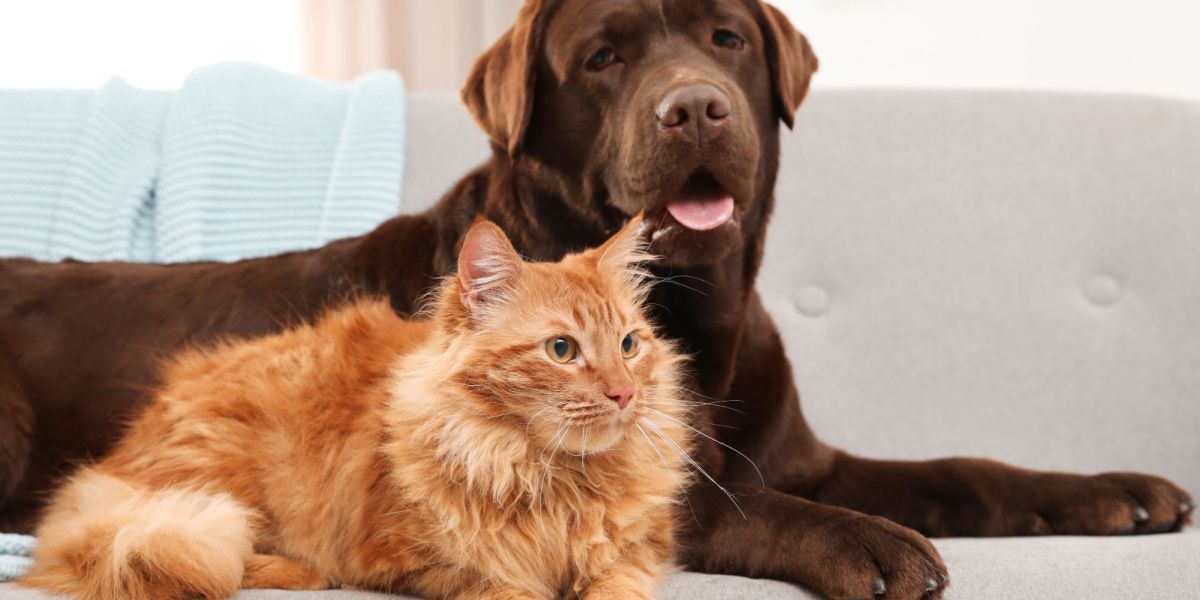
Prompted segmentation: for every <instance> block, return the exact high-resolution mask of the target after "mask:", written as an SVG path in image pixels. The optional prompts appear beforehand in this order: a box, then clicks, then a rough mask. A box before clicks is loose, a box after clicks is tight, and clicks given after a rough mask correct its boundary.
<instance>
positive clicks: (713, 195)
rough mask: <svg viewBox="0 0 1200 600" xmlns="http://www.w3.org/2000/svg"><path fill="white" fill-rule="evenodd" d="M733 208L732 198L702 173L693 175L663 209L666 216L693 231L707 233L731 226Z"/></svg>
mask: <svg viewBox="0 0 1200 600" xmlns="http://www.w3.org/2000/svg"><path fill="white" fill-rule="evenodd" d="M734 208H735V207H734V202H733V194H731V193H729V191H728V190H726V189H725V188H724V186H722V185H721V182H719V181H717V179H716V178H715V177H713V176H712V173H709V172H708V171H707V170H705V169H700V170H698V171H696V172H695V173H692V175H691V176H690V177H688V179H687V181H685V182H684V184H683V187H681V188H679V191H678V192H676V193H675V194H674V195H673V196H672V197H671V198H670V199H669V200H667V205H666V211H667V214H669V215H671V217H673V218H674V219H675V222H677V223H679V224H680V225H682V226H683V227H685V228H687V229H691V230H692V231H708V230H710V229H716V228H717V227H720V226H722V225H724V224H726V223H728V222H730V221H731V220H733V213H734Z"/></svg>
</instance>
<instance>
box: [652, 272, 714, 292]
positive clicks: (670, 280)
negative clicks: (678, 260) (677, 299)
mask: <svg viewBox="0 0 1200 600" xmlns="http://www.w3.org/2000/svg"><path fill="white" fill-rule="evenodd" d="M679 277H682V276H681V275H674V276H671V277H660V278H659V279H658V281H661V282H663V283H669V284H672V285H677V286H679V287H681V288H684V289H688V290H691V291H693V292H696V293H697V294H700V295H701V296H707V295H708V294H706V293H704V292H702V291H700V290H698V289H696V288H694V287H692V286H690V285H687V284H684V283H679V282H678V281H675V279H676V278H679ZM693 279H699V280H700V281H704V280H703V279H700V278H699V277H693ZM704 283H708V282H707V281H704ZM709 285H712V284H709Z"/></svg>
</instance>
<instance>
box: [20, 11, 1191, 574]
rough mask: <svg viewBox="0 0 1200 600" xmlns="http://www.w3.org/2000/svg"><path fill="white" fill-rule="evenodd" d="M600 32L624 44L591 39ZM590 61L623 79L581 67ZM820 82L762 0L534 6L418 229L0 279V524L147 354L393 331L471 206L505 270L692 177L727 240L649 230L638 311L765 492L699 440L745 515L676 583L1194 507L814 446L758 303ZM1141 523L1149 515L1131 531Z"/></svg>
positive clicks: (1119, 489)
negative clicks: (794, 150) (215, 340)
mask: <svg viewBox="0 0 1200 600" xmlns="http://www.w3.org/2000/svg"><path fill="white" fill-rule="evenodd" d="M718 12H719V13H722V14H720V15H718ZM715 27H725V28H731V29H734V30H736V31H737V33H739V34H740V35H741V36H742V37H743V38H745V45H744V47H742V48H740V49H730V48H724V47H721V48H718V47H714V44H713V38H712V30H713V28H715ZM605 28H609V29H612V30H614V31H615V33H619V34H621V35H614V36H609V37H605V36H604V35H603V34H604V32H605V31H606V29H605ZM667 32H670V35H667ZM593 34H595V35H596V36H599V37H593ZM604 44H610V45H612V46H613V47H615V48H616V50H618V51H619V55H620V58H621V61H620V62H614V63H613V65H612V66H610V67H608V68H606V69H604V70H602V71H599V72H589V71H587V70H585V69H582V68H581V65H582V64H583V63H584V62H585V60H587V58H588V57H589V55H590V54H591V53H592V52H595V50H596V49H597V48H599V47H601V46H603V45H604ZM816 66H817V62H816V59H815V57H814V56H813V53H812V51H811V49H810V48H809V46H808V43H807V42H806V41H805V40H804V37H803V36H801V35H800V34H799V33H797V32H796V31H795V30H794V29H793V27H792V25H791V24H790V23H789V22H788V21H787V19H786V18H784V16H783V15H782V14H781V13H779V12H778V11H777V10H775V9H774V8H772V7H770V6H769V5H767V4H765V3H763V2H761V1H760V0H711V1H699V2H698V1H694V0H691V1H684V0H662V1H661V2H657V1H648V0H612V1H609V2H588V1H586V0H530V1H529V2H528V3H527V4H526V6H525V7H524V8H523V9H522V11H521V14H520V16H519V17H518V19H517V22H516V24H515V25H514V26H513V28H512V29H511V30H510V31H509V32H508V33H506V34H505V35H504V36H503V37H502V38H501V39H500V41H499V42H497V44H496V45H495V46H493V47H492V48H491V49H490V50H489V51H488V52H486V53H485V54H484V55H483V56H482V57H481V58H480V60H479V62H478V63H477V65H476V68H475V70H474V71H473V72H472V74H471V77H470V78H469V80H468V82H467V85H466V87H465V88H464V91H463V97H464V99H465V101H466V102H467V105H468V107H469V108H470V109H471V111H472V112H473V113H474V114H475V115H476V117H477V118H478V119H479V121H480V124H481V125H482V126H483V127H484V129H485V130H487V131H488V133H489V135H490V136H491V138H492V140H493V145H494V149H495V151H494V155H493V157H492V159H491V160H489V161H488V162H487V163H486V164H485V165H483V166H482V167H480V168H479V169H477V170H475V171H474V172H472V173H470V174H469V175H467V176H466V177H465V178H464V179H463V180H461V181H460V182H459V183H458V184H457V185H456V186H455V187H454V188H453V189H452V190H450V192H449V193H448V194H447V195H446V196H445V197H444V198H443V200H442V201H441V202H440V203H439V204H438V205H437V206H436V207H434V208H433V209H431V210H430V211H429V212H427V213H425V214H422V215H417V216H411V217H399V218H397V219H393V220H391V221H389V222H387V223H384V224H383V225H381V226H380V227H379V228H378V229H376V230H375V231H374V232H372V233H371V234H369V235H367V236H365V237H362V238H358V239H353V240H344V241H340V242H336V243H334V244H330V245H329V246H326V247H325V248H322V249H320V250H317V251H313V252H306V253H299V254H291V255H286V256H280V257H275V258H270V259H263V260H254V261H246V262H241V263H237V264H232V265H212V264H201V265H177V266H146V265H125V264H119V265H118V264H107V265H80V264H63V265H44V264H37V263H32V262H28V261H8V262H4V263H0V344H4V343H5V342H7V346H6V347H7V352H8V355H7V356H2V357H0V365H7V366H3V367H0V368H6V369H9V370H10V373H11V374H14V375H15V376H16V378H17V384H16V389H17V390H18V391H17V392H16V394H18V395H17V396H15V400H13V399H12V398H10V399H7V400H5V401H6V402H9V403H13V402H16V403H28V404H30V405H32V406H33V410H34V413H35V416H36V419H37V423H35V427H36V433H35V438H34V443H33V450H32V454H30V455H28V459H27V460H28V463H29V466H28V467H26V466H25V465H24V464H21V465H19V466H17V467H12V466H10V467H9V469H8V470H9V471H16V472H24V473H25V474H26V475H25V477H24V479H23V480H22V482H21V483H19V484H14V483H13V482H12V481H9V482H8V485H9V486H10V487H11V486H13V485H18V486H20V489H19V490H18V491H17V492H16V493H15V496H14V500H13V502H14V504H12V505H11V507H10V508H8V509H6V515H8V516H11V517H13V518H17V519H20V517H21V515H24V522H26V523H27V522H28V518H29V516H30V515H32V514H33V513H34V512H35V511H36V507H37V500H36V499H37V495H36V494H37V492H38V491H39V490H45V489H48V488H49V487H50V486H51V485H52V484H53V481H54V479H55V477H56V476H57V475H58V474H59V473H61V472H62V470H63V468H64V467H63V465H64V464H66V462H67V461H69V460H71V459H74V458H78V457H81V456H86V455H88V454H90V453H96V452H100V451H102V450H103V449H104V448H106V447H107V446H108V445H109V444H110V443H111V442H112V440H113V439H114V436H115V435H116V427H115V423H117V422H118V421H119V419H121V418H122V417H124V416H125V415H127V414H129V411H130V410H131V408H132V407H134V406H136V405H137V404H138V403H139V402H141V401H143V400H144V398H145V395H144V394H143V393H142V392H141V391H140V389H139V387H137V386H145V385H147V384H150V383H152V382H153V381H154V375H153V373H154V370H153V364H154V361H155V360H156V359H157V357H158V355H159V354H160V353H162V352H165V351H168V350H171V349H173V348H177V347H179V346H180V345H182V344H184V343H186V342H189V341H205V340H208V339H211V338H212V337H214V336H219V335H225V334H235V335H242V336H252V335H259V334H262V333H266V332H269V331H274V330H277V329H278V328H279V327H281V325H282V323H284V322H287V321H288V320H294V319H308V318H311V317H312V315H314V314H315V313H316V312H317V311H318V310H319V309H320V308H321V307H322V306H323V305H325V304H327V303H331V302H337V301H339V299H340V298H342V297H344V296H345V295H346V294H349V293H352V292H354V291H355V290H371V291H381V292H384V293H386V294H388V295H389V297H390V298H391V301H392V305H393V307H394V308H395V309H396V310H397V311H399V312H400V313H402V314H408V313H410V312H411V311H412V309H413V305H414V302H415V300H416V298H417V297H418V296H419V294H420V292H421V290H422V289H424V288H425V287H427V286H428V285H430V284H431V283H432V282H433V280H434V278H435V277H437V276H438V275H441V274H444V273H446V272H447V271H448V270H450V268H451V267H452V264H453V262H452V261H453V256H454V253H455V249H456V244H457V243H458V240H459V238H460V237H461V235H462V233H463V232H464V231H465V230H466V228H467V227H468V226H469V225H470V223H471V221H472V219H474V217H475V215H476V214H477V213H482V214H485V215H487V216H488V217H489V218H491V219H492V220H494V221H496V222H498V223H500V224H501V225H502V226H503V227H504V228H505V230H506V231H510V232H512V233H513V236H514V242H515V244H516V245H517V247H518V248H519V249H520V250H521V251H522V252H523V253H525V254H526V255H528V256H531V257H533V258H536V259H552V258H556V257H558V256H561V255H562V254H564V253H566V252H568V251H571V250H575V249H578V248H581V247H585V246H589V245H594V244H598V243H599V242H601V241H602V240H603V239H604V238H605V237H606V235H607V234H608V233H610V232H612V231H614V230H615V229H616V228H617V226H618V225H619V224H620V223H621V222H622V221H623V220H624V218H626V216H628V215H632V214H634V213H635V212H637V211H638V210H645V211H646V212H647V213H648V214H649V215H651V217H652V218H654V217H662V218H664V219H665V217H664V216H663V213H662V207H663V206H664V203H665V201H666V198H667V197H669V196H670V195H671V194H673V193H675V191H676V190H677V189H679V187H680V186H681V185H682V184H683V182H684V181H686V180H687V179H689V178H690V177H692V176H693V175H695V174H696V173H697V172H698V169H700V168H701V167H703V169H704V170H705V171H707V173H708V174H709V175H710V176H711V177H712V178H714V179H716V180H718V181H719V183H720V185H721V186H723V187H724V188H725V189H727V190H728V191H729V192H731V193H733V195H734V197H735V200H736V202H737V213H736V223H734V224H733V225H732V226H728V227H720V228H717V229H715V230H713V231H708V232H694V231H685V230H681V229H680V228H678V227H674V228H672V227H670V226H669V223H668V227H667V229H668V231H666V232H665V233H663V234H662V235H660V237H659V238H658V239H657V240H656V242H655V247H652V248H651V250H652V251H653V252H654V253H656V254H659V255H662V256H664V257H665V260H664V261H663V263H662V264H661V265H660V266H658V267H656V270H657V271H658V272H659V273H660V274H662V275H668V276H672V277H674V280H675V281H677V282H678V283H679V284H680V285H663V286H660V287H659V288H658V290H657V291H656V293H655V297H654V298H653V299H652V300H653V303H654V304H655V305H658V306H660V307H661V312H660V314H659V315H658V318H659V319H660V321H661V322H662V323H663V325H664V326H665V327H666V329H667V331H668V332H669V333H670V334H671V335H672V337H675V338H676V339H679V340H681V341H682V342H683V343H684V344H685V350H687V351H689V353H691V354H693V355H695V356H696V357H697V360H696V363H695V368H694V374H695V379H696V386H697V389H698V391H699V392H700V393H702V394H704V395H705V396H707V397H709V398H713V399H716V400H718V401H724V400H727V399H731V398H732V399H739V400H743V401H744V403H740V404H738V405H737V408H738V411H739V412H735V411H730V410H721V409H718V408H716V407H712V408H710V410H709V411H708V412H710V413H712V414H710V415H708V416H707V417H706V418H707V419H709V420H715V421H716V422H717V424H718V425H722V427H719V428H718V429H716V430H715V431H714V433H716V434H719V438H720V439H721V440H722V441H723V442H725V443H727V444H729V445H731V446H732V447H735V448H737V449H738V450H739V451H741V452H743V453H745V454H747V455H749V456H750V457H751V458H752V459H753V460H754V461H755V462H756V463H757V465H758V467H759V469H760V470H761V471H762V473H763V475H764V476H765V479H766V484H767V487H766V489H762V488H761V487H760V485H759V480H758V479H757V473H756V471H755V470H754V468H752V467H751V465H750V464H749V463H747V462H746V461H743V460H741V458H740V457H738V456H737V455H736V454H734V453H732V452H729V451H725V450H724V449H723V448H721V447H720V446H717V445H715V444H708V445H706V446H704V448H703V459H704V461H705V462H706V464H707V465H708V466H709V467H711V468H712V469H713V470H716V471H717V472H719V473H721V477H722V479H724V481H726V482H727V483H728V484H729V485H731V486H733V487H734V488H736V489H737V490H739V492H740V493H741V494H742V497H741V499H740V500H739V501H740V502H741V504H742V506H743V508H744V509H745V510H746V512H747V514H748V517H749V519H748V520H742V519H741V517H740V515H738V513H737V512H735V511H733V510H732V508H731V507H730V506H729V505H728V502H727V500H726V499H725V498H724V497H723V496H721V495H720V494H719V493H718V492H717V491H716V490H715V489H713V488H711V487H707V486H697V487H696V488H695V489H694V491H693V492H692V496H691V498H690V500H691V505H692V507H693V509H694V510H695V511H696V513H697V516H698V517H700V519H699V522H700V523H701V524H702V526H700V527H696V528H694V529H692V530H690V531H687V532H684V533H685V535H686V536H688V537H687V540H686V541H687V543H688V546H687V547H688V550H687V551H686V552H685V553H684V555H683V559H684V560H685V561H687V563H688V564H689V566H690V567H691V568H693V569H698V570H704V571H710V572H723V573H736V574H742V575H751V576H765V577H774V578H779V579H785V580H789V581H795V582H799V583H803V584H805V585H808V586H811V587H813V588H816V589H818V590H820V591H823V592H825V593H826V594H828V595H831V596H834V597H869V596H871V595H872V593H873V591H874V590H875V589H876V587H877V586H879V585H883V586H886V587H887V589H888V597H889V598H918V597H922V596H924V595H926V586H927V584H928V583H929V581H928V580H932V582H933V583H932V586H933V587H934V588H936V589H935V590H934V591H933V592H932V593H931V594H930V595H934V596H935V595H938V594H940V591H939V590H940V589H941V586H942V584H941V583H940V580H941V575H942V574H943V573H944V566H943V564H942V562H941V559H940V558H939V557H938V555H937V552H936V551H935V550H934V549H933V547H932V546H931V545H930V544H929V543H928V542H927V541H926V540H925V539H924V538H923V537H922V536H921V535H919V534H918V533H917V532H916V531H913V530H912V529H908V528H907V527H912V528H915V529H917V530H920V531H921V532H924V533H926V534H936V535H1027V534H1035V533H1064V534H1066V533H1118V532H1139V533H1143V532H1154V531H1168V530H1176V529H1178V528H1179V527H1181V526H1182V525H1183V524H1184V523H1186V522H1187V521H1188V519H1189V517H1190V514H1191V507H1190V500H1189V498H1188V497H1187V495H1186V494H1185V493H1184V492H1183V491H1181V490H1179V489H1178V488H1177V487H1175V486H1173V485H1171V484H1170V483H1168V482H1166V481H1163V480H1161V479H1157V478H1152V477H1147V476H1142V475H1108V476H1097V477H1085V476H1077V475H1067V474H1050V473H1034V472H1030V471H1025V470H1021V469H1016V468H1012V467H1008V466H1005V465H1000V464H997V463H992V462H988V461H981V460H973V459H950V460H944V461H933V462H896V461H874V460H867V459H863V458H858V457H855V456H852V455H850V454H846V453H844V452H841V451H838V450H836V449H833V448H830V447H829V446H827V445H825V444H823V443H821V442H820V441H819V440H818V439H817V438H816V436H815V435H814V433H813V432H812V431H811V429H810V428H809V427H808V425H807V423H806V422H805V420H804V416H803V414H802V413H801V410H800V404H799V398H798V395H797V392H796V389H795V386H794V384H793V381H792V371H791V367H790V365H789V364H788V360H787V358H786V356H785V354H784V351H783V347H782V342H781V340H780V337H779V335H778V333H777V331H776V329H775V326H774V324H773V323H772V322H771V318H770V316H769V315H768V314H767V313H766V311H765V310H764V309H763V307H762V304H761V302H760V300H759V298H758V296H757V294H756V293H755V291H754V279H755V276H756V275H757V272H758V268H759V264H760V260H761V257H762V248H763V238H764V235H765V233H766V224H767V219H768V217H769V215H770V213H771V208H772V205H773V202H774V198H773V195H772V189H773V187H774V184H775V173H776V170H777V168H778V157H779V122H780V121H783V122H784V123H788V124H790V123H791V120H792V118H793V111H794V110H795V109H796V108H797V106H798V105H799V104H800V102H801V100H802V99H803V97H804V94H805V92H806V90H807V87H808V82H809V79H810V76H811V75H812V73H813V72H814V71H815V70H816ZM673 74H676V75H680V76H681V77H682V80H683V81H688V82H692V81H702V82H706V83H708V84H711V85H713V86H715V87H718V88H719V89H721V90H722V91H723V92H724V93H726V94H728V95H729V97H730V100H731V106H733V107H734V112H733V113H732V117H731V119H730V120H729V121H728V122H727V123H726V126H727V129H726V130H725V132H724V137H723V138H721V139H720V140H719V141H717V142H715V143H709V144H708V145H703V144H699V145H698V144H689V143H686V142H684V141H682V140H681V139H680V138H679V137H677V136H671V135H666V132H665V131H664V130H663V128H662V127H661V126H660V124H659V123H657V122H655V119H654V115H655V108H656V106H658V104H659V102H660V100H661V99H662V94H664V93H666V92H667V91H669V90H670V89H671V86H672V81H673V79H672V75H673ZM18 451H19V448H18ZM1139 504H1140V505H1141V506H1142V507H1143V508H1144V509H1145V510H1146V515H1145V516H1146V518H1144V519H1135V517H1141V516H1143V515H1142V514H1141V513H1140V512H1138V511H1137V510H1136V509H1137V508H1138V505H1139ZM839 507H842V508H839ZM848 509H854V510H848ZM856 510H858V511H865V512H867V513H870V514H872V515H876V516H867V515H866V514H863V513H860V512H856ZM881 517H882V518H881ZM897 523H900V524H902V525H904V526H907V527H904V526H901V525H897ZM1114 524H1115V525H1114ZM764 540H769V541H770V543H764Z"/></svg>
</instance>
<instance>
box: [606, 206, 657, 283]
mask: <svg viewBox="0 0 1200 600" xmlns="http://www.w3.org/2000/svg"><path fill="white" fill-rule="evenodd" d="M644 230H645V227H644V221H643V218H642V213H638V214H637V215H636V216H635V217H633V218H632V219H629V222H628V223H626V224H625V226H624V227H622V228H621V230H620V231H618V232H616V233H615V234H613V236H612V237H610V238H608V241H606V242H604V243H603V244H601V245H600V246H599V247H598V248H596V250H595V252H596V266H597V267H599V268H600V269H602V270H606V271H609V272H612V273H627V274H629V275H632V276H634V277H635V278H640V277H641V276H642V274H643V272H642V269H641V265H642V264H643V263H646V262H649V261H651V260H653V259H654V257H653V256H651V255H649V254H647V253H646V246H647V240H646V237H645V236H644V235H643V233H644Z"/></svg>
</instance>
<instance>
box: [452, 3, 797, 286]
mask: <svg viewBox="0 0 1200 600" xmlns="http://www.w3.org/2000/svg"><path fill="white" fill-rule="evenodd" d="M816 69H817V59H816V57H815V56H814V55H813V53H812V49H811V48H810V46H809V45H808V42H807V40H806V39H805V38H804V36H803V35H801V34H800V33H798V32H797V31H796V30H795V29H794V28H793V27H792V25H791V23H789V22H788V20H787V18H786V17H785V16H784V15H783V14H782V13H781V12H779V11H778V10H777V9H775V8H774V7H772V6H770V5H768V4H766V3H764V2H763V1H762V0H605V1H604V2H596V1H594V0H528V1H527V2H526V4H525V5H524V7H523V8H522V9H521V12H520V14H519V16H518V17H517V21H516V23H515V24H514V25H513V26H512V28H510V29H509V30H508V31H507V32H506V33H505V34H504V35H503V36H502V37H501V38H500V39H499V40H498V41H497V42H496V43H495V45H493V46H492V47H491V48H490V49H489V50H488V51H487V52H486V53H484V54H483V56H481V57H480V58H479V60H478V62H477V63H476V64H475V67H474V69H473V70H472V72H471V75H470V77H469V78H468V80H467V84H466V87H465V88H464V89H463V92H462V95H463V100H464V101H465V102H466V104H467V107H468V108H469V109H470V110H471V112H472V113H473V114H474V115H475V118H476V119H477V120H478V121H479V123H480V124H481V125H482V126H483V128H484V129H485V130H486V131H487V133H488V135H489V136H490V137H491V139H492V142H493V145H494V147H495V149H496V151H497V152H498V153H500V154H501V155H506V156H507V157H509V158H511V159H513V160H514V161H517V162H518V164H524V165H525V166H526V168H527V170H528V171H529V172H531V173H534V174H535V175H536V176H537V177H538V178H539V180H540V181H542V182H544V183H543V184H542V185H545V186H550V187H552V188H553V189H552V192H553V193H554V194H555V195H558V196H560V197H562V198H564V199H565V200H566V201H567V202H568V204H569V206H568V207H567V208H568V209H569V210H570V211H571V213H573V214H574V215H575V218H576V219H579V220H587V221H590V222H593V223H594V224H595V225H596V226H597V228H598V230H599V231H602V232H609V231H612V230H615V229H616V227H618V226H619V225H620V224H621V223H622V222H623V221H624V220H625V219H627V218H628V217H629V216H631V215H634V214H636V213H638V212H639V211H644V212H645V214H646V215H647V219H646V222H647V224H648V226H649V227H651V228H652V229H653V231H652V232H651V234H650V235H651V236H652V239H653V243H652V245H651V248H650V250H651V252H653V253H655V254H657V255H660V256H663V257H664V258H665V259H666V260H667V261H668V262H670V263H671V264H674V265H677V266H690V265H701V264H711V263H715V262H716V261H718V260H720V259H721V258H723V257H724V256H726V255H728V254H729V253H730V252H731V251H732V250H733V249H734V248H736V247H737V246H738V245H739V244H741V243H742V241H743V233H744V231H743V228H744V227H754V228H759V227H761V225H762V223H763V222H764V221H765V216H766V212H767V210H768V209H769V201H770V198H771V189H770V188H771V187H773V185H774V177H775V169H776V168H777V166H778V152H779V144H778V140H779V137H778V129H779V126H778V125H779V121H781V120H782V121H783V122H784V123H786V124H787V125H788V126H789V127H790V126H791V124H792V117H793V115H794V113H795V110H796V108H797V107H798V106H799V104H800V102H801V100H802V99H803V98H804V95H805V93H806V92H807V90H808V83H809V79H810V77H811V76H812V74H813V72H815V71H816Z"/></svg>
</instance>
